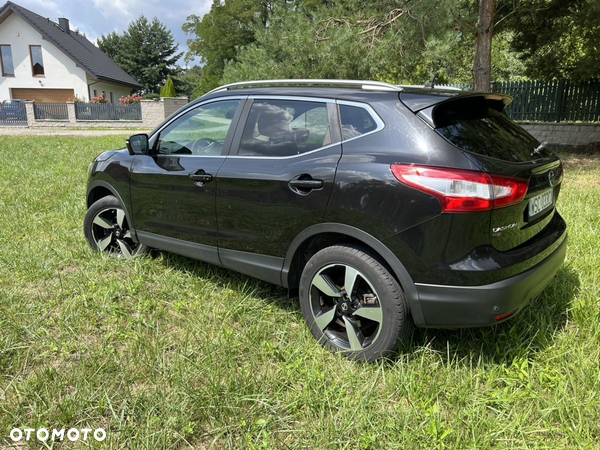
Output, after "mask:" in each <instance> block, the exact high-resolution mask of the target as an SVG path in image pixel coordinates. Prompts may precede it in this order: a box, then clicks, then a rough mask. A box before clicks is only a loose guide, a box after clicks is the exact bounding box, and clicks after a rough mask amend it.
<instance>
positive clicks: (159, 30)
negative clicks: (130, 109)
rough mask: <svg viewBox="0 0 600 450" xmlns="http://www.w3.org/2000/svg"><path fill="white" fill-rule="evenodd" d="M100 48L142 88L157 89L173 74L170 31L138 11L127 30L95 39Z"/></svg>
mask: <svg viewBox="0 0 600 450" xmlns="http://www.w3.org/2000/svg"><path fill="white" fill-rule="evenodd" d="M98 46H99V47H100V50H102V51H103V52H104V53H106V54H107V55H108V56H110V57H111V58H112V59H113V60H114V61H115V62H116V63H117V64H118V65H119V66H121V68H123V70H125V71H126V72H127V73H129V74H130V75H131V76H132V77H134V78H135V79H136V80H137V81H138V82H139V83H140V84H141V85H142V89H143V91H144V92H146V93H147V92H156V93H158V91H159V89H160V87H161V86H162V85H163V84H164V83H165V82H166V80H167V77H168V76H170V75H177V74H178V73H179V70H180V69H179V68H178V67H177V66H176V63H177V60H178V59H179V58H180V57H181V56H182V55H183V53H178V52H177V50H178V48H179V46H178V45H177V44H176V43H175V39H174V38H173V34H172V33H171V31H170V30H168V29H167V28H166V27H165V26H164V25H163V24H162V23H161V22H160V21H159V20H158V19H157V18H156V17H155V18H154V19H152V21H151V22H149V21H148V19H147V18H146V17H145V16H144V15H141V16H140V17H139V18H138V19H137V20H135V21H133V22H131V23H130V24H129V27H128V28H127V30H126V31H125V32H124V33H123V34H122V35H119V34H117V33H116V32H112V33H109V34H108V35H107V36H104V35H102V36H100V38H99V39H98Z"/></svg>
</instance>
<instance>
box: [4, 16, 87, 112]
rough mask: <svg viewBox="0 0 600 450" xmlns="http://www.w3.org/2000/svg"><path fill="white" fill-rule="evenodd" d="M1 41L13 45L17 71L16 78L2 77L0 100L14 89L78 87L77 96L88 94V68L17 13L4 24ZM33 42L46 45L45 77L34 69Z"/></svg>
mask: <svg viewBox="0 0 600 450" xmlns="http://www.w3.org/2000/svg"><path fill="white" fill-rule="evenodd" d="M0 43H1V44H6V45H10V48H11V53H12V58H13V65H14V70H15V76H14V77H3V76H0V101H2V100H6V99H9V98H11V95H10V89H11V88H30V89H31V88H43V89H52V88H55V89H56V88H60V89H74V91H75V94H76V95H77V96H79V97H85V98H87V97H88V93H87V76H86V73H85V71H84V70H83V69H81V68H79V67H77V66H76V65H75V63H74V62H73V60H72V59H71V58H69V57H68V56H67V55H65V54H64V53H63V52H62V51H60V50H59V49H58V48H57V47H55V46H54V45H53V44H51V43H50V42H48V41H45V40H43V39H42V35H41V34H40V33H38V32H37V31H35V30H34V29H33V28H32V27H31V26H30V25H29V24H28V23H26V22H25V21H24V20H23V19H21V18H20V17H19V16H17V15H16V14H14V13H13V14H11V15H10V16H9V17H8V18H7V19H6V20H5V21H4V22H2V24H1V25H0ZM30 45H41V46H42V59H43V60H44V72H45V75H44V76H43V77H34V76H33V74H32V72H31V57H30V55H29V46H30ZM0 75H1V74H0Z"/></svg>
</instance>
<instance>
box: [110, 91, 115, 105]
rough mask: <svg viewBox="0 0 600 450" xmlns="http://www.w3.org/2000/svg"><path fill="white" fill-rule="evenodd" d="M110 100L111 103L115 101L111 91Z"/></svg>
mask: <svg viewBox="0 0 600 450" xmlns="http://www.w3.org/2000/svg"><path fill="white" fill-rule="evenodd" d="M110 102H111V103H114V102H115V99H114V98H113V93H112V92H111V93H110Z"/></svg>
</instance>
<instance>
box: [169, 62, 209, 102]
mask: <svg viewBox="0 0 600 450" xmlns="http://www.w3.org/2000/svg"><path fill="white" fill-rule="evenodd" d="M202 73H203V68H202V67H200V66H193V67H189V68H185V69H182V70H181V72H180V73H179V74H178V75H177V76H176V77H175V78H174V79H173V81H174V82H175V90H176V91H177V95H179V96H184V97H187V98H189V99H194V98H196V97H198V95H197V94H196V89H197V88H198V86H199V85H200V82H201V80H202Z"/></svg>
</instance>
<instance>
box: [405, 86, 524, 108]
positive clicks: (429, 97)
mask: <svg viewBox="0 0 600 450" xmlns="http://www.w3.org/2000/svg"><path fill="white" fill-rule="evenodd" d="M468 97H485V99H486V100H498V101H501V102H502V103H503V104H504V107H507V106H508V105H510V104H511V103H512V101H513V98H512V97H511V96H510V95H504V94H495V93H491V92H468V91H456V90H442V89H439V90H438V89H436V90H435V91H434V90H431V89H410V90H409V89H406V90H405V91H404V92H401V93H400V101H401V102H402V103H404V105H405V106H406V107H407V108H408V109H410V110H411V111H412V112H414V113H418V112H419V111H421V110H423V109H427V108H431V107H432V106H437V105H439V104H441V103H445V102H449V101H453V100H459V99H463V98H468Z"/></svg>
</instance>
